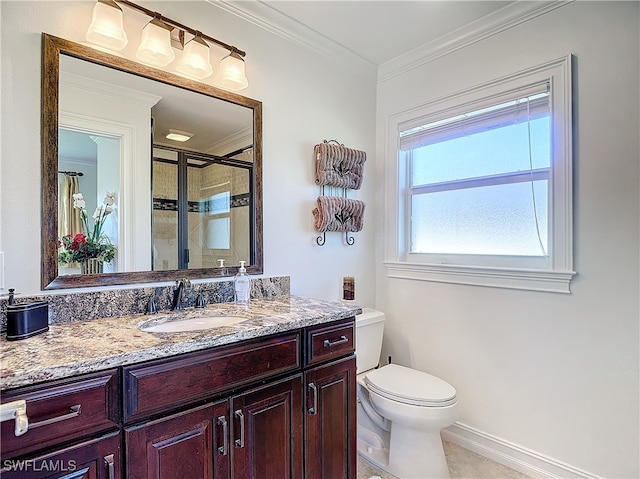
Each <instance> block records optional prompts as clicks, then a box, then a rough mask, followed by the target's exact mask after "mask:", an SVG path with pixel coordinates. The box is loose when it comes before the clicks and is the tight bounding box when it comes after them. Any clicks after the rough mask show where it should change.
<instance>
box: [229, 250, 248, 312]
mask: <svg viewBox="0 0 640 479" xmlns="http://www.w3.org/2000/svg"><path fill="white" fill-rule="evenodd" d="M245 263H246V261H240V269H238V274H236V276H235V278H234V281H233V285H234V289H235V303H236V304H239V305H242V306H247V305H248V304H249V296H250V294H251V279H250V278H249V275H248V274H247V270H246V268H245V267H244V265H245Z"/></svg>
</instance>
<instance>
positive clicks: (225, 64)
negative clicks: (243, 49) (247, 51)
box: [215, 51, 249, 91]
mask: <svg viewBox="0 0 640 479" xmlns="http://www.w3.org/2000/svg"><path fill="white" fill-rule="evenodd" d="M215 83H216V84H217V85H218V86H221V87H222V88H224V89H226V90H231V91H238V90H242V89H244V88H247V87H248V86H249V82H248V81H247V77H246V76H245V74H244V60H243V59H242V57H241V56H240V55H239V54H238V53H237V52H235V51H233V52H231V53H230V54H229V55H227V56H226V57H224V58H223V59H222V60H221V61H220V69H219V73H218V75H217V77H216V81H215Z"/></svg>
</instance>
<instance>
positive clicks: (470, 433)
mask: <svg viewBox="0 0 640 479" xmlns="http://www.w3.org/2000/svg"><path fill="white" fill-rule="evenodd" d="M442 437H443V438H444V439H445V440H446V441H449V442H452V443H454V444H457V445H459V446H461V447H464V448H465V449H469V450H470V451H473V452H475V453H476V454H480V455H481V456H484V457H486V458H488V459H491V460H492V461H495V462H497V463H499V464H502V465H505V466H507V467H510V468H511V469H514V470H516V471H518V472H521V473H523V474H526V475H527V476H530V477H532V478H535V479H538V478H554V479H568V478H579V479H602V478H601V477H600V476H596V475H595V474H591V473H589V472H586V471H583V470H581V469H578V468H576V467H573V466H571V465H569V464H565V463H563V462H561V461H558V460H556V459H553V458H551V457H548V456H545V455H543V454H540V453H537V452H535V451H532V450H530V449H526V448H524V447H522V446H518V445H517V444H513V443H511V442H509V441H505V440H504V439H501V438H499V437H496V436H492V435H491V434H487V433H485V432H482V431H480V430H478V429H475V428H472V427H470V426H467V425H465V424H462V423H459V422H457V423H455V424H454V425H452V426H449V427H448V428H446V429H443V430H442Z"/></svg>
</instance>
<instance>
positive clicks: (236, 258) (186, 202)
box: [153, 146, 254, 270]
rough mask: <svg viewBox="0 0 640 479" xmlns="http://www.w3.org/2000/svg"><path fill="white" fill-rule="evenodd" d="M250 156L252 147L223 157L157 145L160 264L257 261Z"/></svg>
mask: <svg viewBox="0 0 640 479" xmlns="http://www.w3.org/2000/svg"><path fill="white" fill-rule="evenodd" d="M244 157H248V158H252V152H251V151H250V150H249V151H239V152H236V153H235V154H233V155H229V156H228V157H217V156H209V155H203V154H200V153H192V152H188V151H182V150H175V149H169V148H166V147H164V146H163V147H159V146H156V147H155V148H154V158H153V205H154V211H153V244H154V250H153V258H154V260H153V267H154V270H173V269H188V268H189V269H200V268H213V267H217V266H218V265H219V263H218V262H219V260H225V265H227V266H230V265H237V264H239V262H240V261H241V260H243V261H251V258H252V254H253V252H252V251H251V248H250V245H251V244H252V241H253V237H254V231H253V228H251V225H252V224H253V218H252V214H253V213H252V212H253V205H252V203H251V198H252V191H251V185H252V181H251V180H252V168H253V165H252V163H250V162H247V161H245V160H244V159H243V158H244Z"/></svg>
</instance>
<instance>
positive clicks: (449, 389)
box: [364, 364, 457, 407]
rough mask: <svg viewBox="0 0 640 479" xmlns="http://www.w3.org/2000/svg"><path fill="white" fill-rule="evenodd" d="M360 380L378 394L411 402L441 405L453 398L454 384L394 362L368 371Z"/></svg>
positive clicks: (397, 400)
mask: <svg viewBox="0 0 640 479" xmlns="http://www.w3.org/2000/svg"><path fill="white" fill-rule="evenodd" d="M364 383H365V384H366V386H367V388H369V389H370V390H371V391H373V392H375V393H376V394H379V395H380V396H382V397H385V398H387V399H389V400H391V401H396V402H399V403H403V404H409V405H413V406H423V407H444V406H450V405H452V404H455V403H456V401H457V398H456V390H455V388H454V387H453V386H451V385H450V384H449V383H447V382H446V381H443V380H442V379H440V378H438V377H436V376H432V375H431V374H427V373H425V372H422V371H416V370H415V369H411V368H407V367H404V366H400V365H398V364H388V365H386V366H383V367H381V368H379V369H375V370H373V371H370V372H368V373H367V374H366V375H365V377H364Z"/></svg>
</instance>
